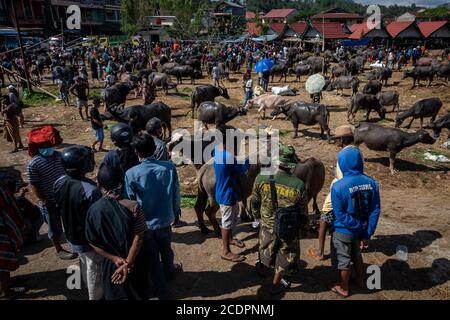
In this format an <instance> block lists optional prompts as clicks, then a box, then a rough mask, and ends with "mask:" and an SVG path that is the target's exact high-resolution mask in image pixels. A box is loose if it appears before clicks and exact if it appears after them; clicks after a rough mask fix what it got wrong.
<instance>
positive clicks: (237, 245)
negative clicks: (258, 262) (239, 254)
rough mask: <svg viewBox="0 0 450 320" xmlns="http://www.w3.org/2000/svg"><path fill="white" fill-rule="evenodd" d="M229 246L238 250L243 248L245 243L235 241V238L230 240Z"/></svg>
mask: <svg viewBox="0 0 450 320" xmlns="http://www.w3.org/2000/svg"><path fill="white" fill-rule="evenodd" d="M230 245H232V246H235V247H238V248H240V249H243V248H245V243H244V242H243V241H241V240H238V239H236V238H233V239H232V240H231V242H230Z"/></svg>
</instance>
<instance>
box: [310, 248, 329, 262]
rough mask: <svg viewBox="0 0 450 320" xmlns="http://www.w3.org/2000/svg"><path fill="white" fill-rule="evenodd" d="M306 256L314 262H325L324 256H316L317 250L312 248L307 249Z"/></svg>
mask: <svg viewBox="0 0 450 320" xmlns="http://www.w3.org/2000/svg"><path fill="white" fill-rule="evenodd" d="M307 254H308V256H309V257H311V258H313V259H314V260H316V261H324V260H325V258H324V256H320V255H318V254H317V250H316V249H314V248H309V249H308V252H307Z"/></svg>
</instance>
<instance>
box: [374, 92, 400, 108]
mask: <svg viewBox="0 0 450 320" xmlns="http://www.w3.org/2000/svg"><path fill="white" fill-rule="evenodd" d="M376 97H377V99H378V102H379V103H380V105H381V106H383V107H387V106H394V107H393V109H392V112H394V111H395V109H397V113H398V112H399V111H400V104H399V102H398V101H399V98H400V94H399V93H398V91H385V92H378V93H377V95H376Z"/></svg>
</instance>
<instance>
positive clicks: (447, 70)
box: [433, 64, 450, 83]
mask: <svg viewBox="0 0 450 320" xmlns="http://www.w3.org/2000/svg"><path fill="white" fill-rule="evenodd" d="M433 69H434V70H435V71H436V75H437V76H438V77H441V78H444V79H445V81H446V82H447V83H448V81H449V80H450V64H438V65H433Z"/></svg>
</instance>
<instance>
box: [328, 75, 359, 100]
mask: <svg viewBox="0 0 450 320" xmlns="http://www.w3.org/2000/svg"><path fill="white" fill-rule="evenodd" d="M358 88H359V79H358V77H353V76H340V77H339V78H337V79H336V80H334V81H332V82H331V83H330V84H329V85H328V87H327V88H326V90H327V91H332V90H336V95H337V94H338V93H339V91H341V95H342V93H343V91H344V89H352V97H353V96H354V95H355V94H356V93H358Z"/></svg>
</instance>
